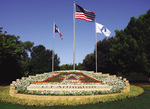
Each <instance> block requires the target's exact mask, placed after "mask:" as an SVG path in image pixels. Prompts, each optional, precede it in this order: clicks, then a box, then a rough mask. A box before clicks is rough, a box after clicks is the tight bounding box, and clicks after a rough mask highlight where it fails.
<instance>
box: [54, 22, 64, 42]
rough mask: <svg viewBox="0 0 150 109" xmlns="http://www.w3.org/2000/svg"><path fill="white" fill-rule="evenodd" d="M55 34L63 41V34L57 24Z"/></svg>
mask: <svg viewBox="0 0 150 109" xmlns="http://www.w3.org/2000/svg"><path fill="white" fill-rule="evenodd" d="M55 33H59V35H60V38H61V40H63V37H62V34H61V32H60V31H59V29H58V27H57V26H56V24H55Z"/></svg>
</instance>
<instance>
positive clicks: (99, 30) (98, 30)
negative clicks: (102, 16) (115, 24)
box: [96, 23, 111, 37]
mask: <svg viewBox="0 0 150 109" xmlns="http://www.w3.org/2000/svg"><path fill="white" fill-rule="evenodd" d="M96 33H103V34H104V35H105V36H108V37H109V36H110V34H111V32H110V31H109V30H108V29H107V28H106V27H105V26H103V25H101V24H99V23H96Z"/></svg>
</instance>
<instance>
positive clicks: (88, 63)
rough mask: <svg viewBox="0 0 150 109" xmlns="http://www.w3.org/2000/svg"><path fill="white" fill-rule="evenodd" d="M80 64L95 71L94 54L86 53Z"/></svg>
mask: <svg viewBox="0 0 150 109" xmlns="http://www.w3.org/2000/svg"><path fill="white" fill-rule="evenodd" d="M82 66H84V68H85V69H84V70H88V71H95V55H94V53H91V54H88V55H87V56H86V57H85V59H84V60H83V63H82Z"/></svg>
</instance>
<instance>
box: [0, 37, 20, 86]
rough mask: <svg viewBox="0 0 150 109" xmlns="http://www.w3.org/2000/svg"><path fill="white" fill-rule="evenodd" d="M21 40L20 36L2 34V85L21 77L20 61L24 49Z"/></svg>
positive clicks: (0, 60)
mask: <svg viewBox="0 0 150 109" xmlns="http://www.w3.org/2000/svg"><path fill="white" fill-rule="evenodd" d="M19 38H20V37H19V36H17V37H16V36H14V35H4V34H0V46H1V47H0V68H1V76H0V77H1V78H0V81H1V82H2V83H7V82H10V81H12V80H15V79H16V78H19V77H20V76H21V73H20V69H21V67H20V61H21V55H22V50H23V48H22V42H21V41H20V40H19Z"/></svg>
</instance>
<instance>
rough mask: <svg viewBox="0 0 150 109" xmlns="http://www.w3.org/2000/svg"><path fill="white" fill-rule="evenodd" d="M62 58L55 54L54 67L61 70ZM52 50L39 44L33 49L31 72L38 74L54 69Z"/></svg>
mask: <svg viewBox="0 0 150 109" xmlns="http://www.w3.org/2000/svg"><path fill="white" fill-rule="evenodd" d="M59 63H60V59H59V57H58V56H57V54H55V55H54V69H55V70H59ZM51 67H52V51H50V50H46V48H45V47H44V46H43V45H38V46H35V47H33V48H32V50H31V61H30V73H29V74H37V73H44V72H50V71H51V70H52V69H51Z"/></svg>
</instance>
